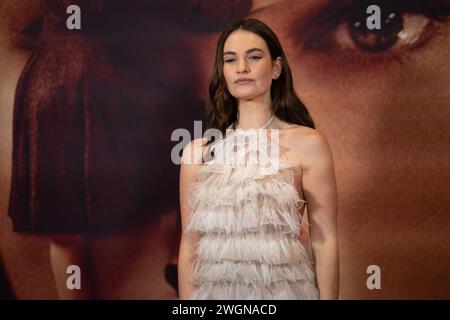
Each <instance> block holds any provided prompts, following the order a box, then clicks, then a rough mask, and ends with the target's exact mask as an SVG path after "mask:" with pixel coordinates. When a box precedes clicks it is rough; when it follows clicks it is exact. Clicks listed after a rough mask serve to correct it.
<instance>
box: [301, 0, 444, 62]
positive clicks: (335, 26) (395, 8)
mask: <svg viewBox="0 0 450 320" xmlns="http://www.w3.org/2000/svg"><path fill="white" fill-rule="evenodd" d="M377 2H378V3H377ZM370 4H377V5H378V6H379V8H380V10H381V11H380V13H381V15H380V18H381V19H380V22H381V28H380V29H373V30H371V29H369V28H368V27H367V23H366V21H367V18H368V17H369V16H370V15H371V14H368V13H367V12H366V9H367V7H368V6H369V5H370ZM338 6H339V5H338ZM338 6H336V7H334V8H326V9H325V10H324V11H323V12H322V13H320V14H319V16H318V19H317V21H316V22H319V25H318V26H314V23H315V22H313V23H312V24H311V23H310V24H308V26H307V28H306V27H303V28H302V29H304V30H305V32H304V33H303V38H304V40H303V44H302V46H303V50H305V51H308V50H309V51H322V52H325V53H327V52H329V51H331V50H333V51H335V50H339V51H358V50H359V51H362V52H366V53H372V54H373V53H382V52H388V51H389V52H397V51H401V50H409V49H413V48H416V47H420V46H421V45H423V44H424V43H425V42H426V41H427V40H428V39H429V38H430V37H431V36H433V33H434V31H435V29H436V22H442V21H446V20H448V17H449V15H450V3H448V2H446V1H441V0H427V1H408V0H403V1H370V2H366V1H363V2H361V1H357V4H347V5H344V6H341V7H338ZM308 30H310V31H308Z"/></svg>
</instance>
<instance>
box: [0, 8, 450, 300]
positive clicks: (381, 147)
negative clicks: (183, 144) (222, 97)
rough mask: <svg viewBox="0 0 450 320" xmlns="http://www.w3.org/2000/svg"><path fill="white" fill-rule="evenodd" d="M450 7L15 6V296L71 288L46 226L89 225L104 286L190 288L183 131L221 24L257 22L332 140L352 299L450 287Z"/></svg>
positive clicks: (4, 257)
mask: <svg viewBox="0 0 450 320" xmlns="http://www.w3.org/2000/svg"><path fill="white" fill-rule="evenodd" d="M70 4H77V5H78V6H79V8H80V9H81V29H80V30H78V29H74V30H70V29H68V28H67V25H66V21H67V18H68V17H69V16H70V15H71V14H70V13H69V14H68V13H67V12H66V9H67V7H68V6H69V5H70ZM369 4H377V5H378V6H379V8H380V9H381V17H382V21H383V23H382V29H381V30H375V31H374V30H371V31H370V30H368V29H367V28H366V27H365V22H366V18H367V17H368V16H369V14H367V12H366V8H367V7H368V6H369ZM449 14H450V3H449V2H448V1H444V0H423V1H395V2H393V1H369V2H367V1H356V0H355V1H330V0H311V1H309V0H308V1H276V0H274V1H271V0H266V1H264V0H262V1H257V0H255V1H194V0H188V1H175V0H168V1H151V2H149V1H136V0H129V1H126V2H123V1H116V0H109V1H108V0H103V1H102V0H96V1H81V0H79V1H64V0H59V1H58V0H48V1H42V0H40V1H37V0H20V1H15V0H3V1H1V3H0V254H1V259H0V262H1V263H2V269H3V271H2V272H0V276H1V277H2V280H1V283H2V285H1V288H2V290H1V291H0V292H2V297H3V298H8V297H11V295H13V296H15V297H16V298H18V299H56V298H57V297H58V296H57V292H56V285H55V283H54V279H53V276H52V270H51V266H50V260H49V236H48V234H49V233H55V232H61V233H74V232H80V231H83V230H86V228H87V227H86V226H87V225H88V222H92V224H91V225H92V226H94V227H92V229H90V230H88V231H89V232H92V234H93V235H94V236H93V241H92V242H91V248H90V250H91V252H92V256H93V257H94V271H95V272H94V273H95V279H96V282H97V284H98V287H99V296H100V297H103V298H106V299H110V298H114V299H135V298H136V299H165V298H175V297H176V293H175V291H174V290H173V289H172V288H171V287H170V286H169V285H168V284H167V283H166V282H165V279H164V272H163V268H164V265H165V264H166V263H167V262H168V261H169V259H170V256H171V255H173V254H172V253H173V252H174V251H175V252H176V245H177V243H176V242H177V237H176V233H177V229H176V227H177V219H178V191H177V188H178V185H177V179H178V170H179V167H178V166H177V165H175V164H173V163H172V162H171V161H170V150H171V148H172V147H173V146H174V143H176V142H172V141H171V140H170V134H171V132H172V131H173V130H174V129H176V128H186V129H187V130H189V131H191V132H193V126H194V120H201V119H202V115H203V106H204V101H205V96H206V90H207V85H208V78H209V76H210V73H211V70H212V64H213V58H214V54H215V46H216V42H217V39H218V36H219V34H220V31H221V29H222V28H223V27H224V25H226V24H227V23H229V22H230V21H234V20H236V19H240V18H244V17H254V18H257V19H261V20H262V21H264V22H265V23H267V24H268V25H269V26H270V27H271V28H272V29H273V30H274V31H275V33H276V34H277V35H278V36H279V38H280V41H281V43H282V45H283V48H284V50H285V53H286V55H287V58H288V62H289V64H290V66H291V68H292V71H293V76H294V83H295V88H296V91H297V93H298V95H299V97H300V98H301V100H302V101H303V102H304V104H305V105H306V106H307V108H308V110H309V111H310V113H311V115H312V117H313V119H314V121H315V123H316V125H317V129H318V130H319V131H321V132H322V133H323V134H324V135H325V136H326V138H327V139H328V141H329V143H330V146H331V149H332V152H333V157H334V161H335V171H336V178H337V184H338V201H339V202H338V209H339V212H338V234H339V250H340V297H341V298H343V299H422V298H423V299H448V298H450V291H449V290H448V288H449V287H450V267H449V266H450V244H449V243H450V241H449V239H448V234H450V219H449V218H450V189H449V182H450V153H449V150H450V60H449V59H448V52H450V50H449V49H450V22H449V19H448V17H449ZM8 209H9V210H8ZM10 216H12V217H14V220H11V219H10ZM13 221H14V223H13ZM372 265H375V266H378V267H379V268H380V269H379V270H380V274H379V275H380V280H381V282H380V283H381V288H379V289H370V288H369V287H368V286H367V279H368V278H369V277H370V274H371V272H370V271H369V272H368V268H369V266H372ZM369 269H370V268H369Z"/></svg>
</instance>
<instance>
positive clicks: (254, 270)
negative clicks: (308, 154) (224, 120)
mask: <svg viewBox="0 0 450 320" xmlns="http://www.w3.org/2000/svg"><path fill="white" fill-rule="evenodd" d="M264 136H265V137H267V136H268V135H267V130H261V129H260V130H246V131H245V130H241V129H237V130H231V133H227V135H226V137H225V138H224V139H221V140H218V141H216V142H213V143H212V144H210V145H209V147H208V148H207V151H208V152H206V154H209V155H211V151H213V154H214V155H213V157H211V158H210V159H207V160H206V161H205V163H204V164H203V165H202V166H201V168H200V169H199V170H198V180H197V181H196V183H194V184H193V185H191V186H190V188H189V193H188V202H189V205H190V206H191V208H192V209H193V210H192V215H191V216H190V219H189V221H188V224H187V227H186V231H187V232H194V231H196V232H199V233H200V234H201V235H202V236H201V239H200V240H199V242H198V243H197V246H196V256H195V262H194V268H193V270H194V272H193V275H192V279H191V281H192V282H193V283H194V284H195V287H196V290H195V291H194V292H193V294H192V296H191V299H202V300H203V299H262V300H265V299H318V298H319V294H318V289H317V285H316V281H315V272H314V268H313V264H314V263H313V260H312V258H311V257H312V256H311V254H310V253H309V251H310V250H309V251H308V250H307V249H306V248H305V247H304V246H303V245H302V244H301V242H300V241H299V235H300V222H301V218H302V215H303V212H304V206H305V204H306V201H304V200H303V199H301V198H300V196H299V193H298V192H297V190H296V188H295V186H294V172H295V166H294V165H293V164H291V163H289V162H287V161H283V160H281V159H280V157H279V149H276V148H277V146H278V139H266V140H260V138H261V137H264ZM269 137H270V136H269ZM263 139H264V138H263ZM262 141H263V142H264V141H265V143H261V142H262ZM271 150H278V151H277V152H272V151H271ZM264 151H265V152H264ZM274 154H275V156H274ZM252 161H253V162H252Z"/></svg>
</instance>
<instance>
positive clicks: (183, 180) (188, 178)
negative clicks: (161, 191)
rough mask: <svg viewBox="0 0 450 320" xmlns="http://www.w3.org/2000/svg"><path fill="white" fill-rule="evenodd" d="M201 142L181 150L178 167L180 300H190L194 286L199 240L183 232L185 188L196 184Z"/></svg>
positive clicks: (187, 214)
mask: <svg viewBox="0 0 450 320" xmlns="http://www.w3.org/2000/svg"><path fill="white" fill-rule="evenodd" d="M201 141H202V140H200V139H196V140H194V141H192V142H190V143H189V144H188V145H187V146H186V147H185V148H184V149H183V156H182V159H181V167H180V210H181V242H180V252H179V256H178V288H179V295H180V299H182V300H187V299H190V296H191V293H192V292H193V291H194V289H195V286H194V284H193V283H192V282H191V277H192V273H193V262H194V257H195V256H194V254H195V245H196V244H197V242H198V241H199V239H200V235H199V234H198V233H197V232H185V230H186V225H187V223H188V220H189V217H190V216H191V214H192V208H191V207H190V206H189V204H188V201H187V199H188V191H187V188H188V187H189V186H190V185H191V184H192V183H195V182H196V174H197V170H198V168H199V167H200V163H201V155H202V154H201V152H202V149H201Z"/></svg>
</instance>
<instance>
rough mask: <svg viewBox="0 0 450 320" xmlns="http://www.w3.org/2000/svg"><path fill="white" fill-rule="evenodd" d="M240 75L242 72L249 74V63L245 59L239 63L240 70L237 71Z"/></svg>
mask: <svg viewBox="0 0 450 320" xmlns="http://www.w3.org/2000/svg"><path fill="white" fill-rule="evenodd" d="M237 71H238V73H241V72H248V71H249V70H248V63H247V61H246V60H245V59H240V60H239V61H238V69H237Z"/></svg>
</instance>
